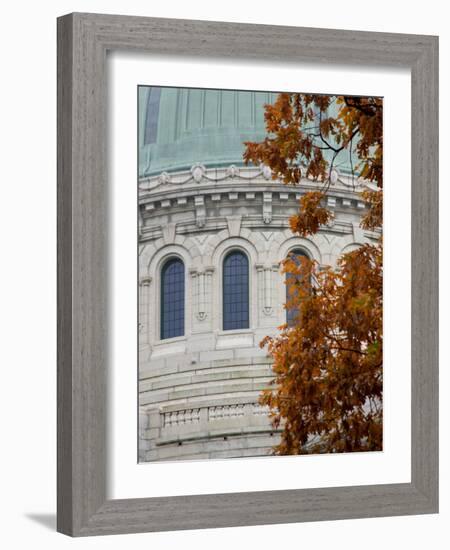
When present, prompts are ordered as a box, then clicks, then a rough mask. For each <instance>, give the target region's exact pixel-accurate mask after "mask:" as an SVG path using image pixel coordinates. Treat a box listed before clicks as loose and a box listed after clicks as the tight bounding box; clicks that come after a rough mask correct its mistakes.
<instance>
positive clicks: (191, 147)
mask: <svg viewBox="0 0 450 550" xmlns="http://www.w3.org/2000/svg"><path fill="white" fill-rule="evenodd" d="M276 96H277V94H276V93H270V92H250V91H231V90H203V89H194V88H162V87H148V86H141V87H140V88H139V175H140V176H141V177H143V176H148V175H152V174H158V173H161V172H164V171H167V172H169V171H174V170H183V169H189V168H191V166H192V165H194V164H196V163H201V164H204V165H205V166H219V165H224V164H225V165H229V164H242V162H243V161H242V153H243V151H244V145H243V142H244V141H261V140H262V139H264V137H265V127H264V104H265V103H273V102H274V101H275V99H276Z"/></svg>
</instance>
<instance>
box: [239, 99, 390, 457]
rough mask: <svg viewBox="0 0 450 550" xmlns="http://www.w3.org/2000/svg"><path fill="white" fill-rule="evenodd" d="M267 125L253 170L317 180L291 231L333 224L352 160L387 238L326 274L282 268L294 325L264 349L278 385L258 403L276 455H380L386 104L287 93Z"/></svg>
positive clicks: (299, 263)
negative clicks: (330, 204) (332, 205)
mask: <svg viewBox="0 0 450 550" xmlns="http://www.w3.org/2000/svg"><path fill="white" fill-rule="evenodd" d="M329 113H332V115H331V114H329ZM265 119H266V129H267V132H268V136H267V137H266V138H265V140H264V141H263V142H261V143H247V144H246V146H247V147H246V151H245V154H244V159H245V160H246V162H250V161H251V162H255V163H264V164H266V165H268V166H270V168H271V169H272V173H273V177H274V178H278V179H281V181H283V182H284V183H285V184H287V185H298V184H299V183H300V181H301V177H308V178H309V179H313V180H315V181H316V182H317V187H318V189H316V190H314V191H308V192H306V193H305V194H304V195H303V196H302V198H301V200H300V204H299V211H298V213H297V214H296V215H294V216H292V217H291V218H290V219H289V225H290V228H291V230H292V231H293V232H294V233H296V234H298V235H300V236H303V237H304V236H308V235H314V234H315V233H317V232H318V231H320V228H321V227H322V226H324V225H326V224H328V223H329V222H330V221H331V220H332V218H333V214H332V212H331V211H329V210H328V208H327V207H326V201H325V200H324V199H325V198H326V195H327V193H328V191H329V188H330V185H331V171H332V170H333V168H334V163H335V161H336V159H338V157H339V156H342V155H346V154H348V155H349V162H350V165H351V167H352V170H353V175H354V176H355V178H363V179H364V180H365V181H366V182H372V188H370V189H369V188H366V189H365V191H364V192H363V193H361V199H362V200H364V202H365V203H366V206H367V210H366V213H365V215H364V217H363V219H362V220H361V227H362V228H363V229H367V230H371V231H378V234H379V235H380V238H379V241H378V242H377V243H376V244H365V245H363V246H361V247H359V248H357V249H356V250H353V251H351V252H348V253H346V254H343V255H342V256H341V258H339V260H338V265H337V267H336V268H332V267H325V268H323V266H322V268H321V269H319V266H318V265H317V263H316V262H314V261H311V260H309V259H307V258H304V257H302V258H295V259H294V258H291V257H289V258H287V259H286V260H285V261H284V262H283V272H284V273H286V274H289V277H286V284H287V285H288V299H287V306H286V307H288V308H289V309H291V310H294V311H295V312H296V318H295V322H294V323H290V324H289V326H288V325H283V326H282V327H280V331H279V333H278V334H277V335H276V336H275V337H273V338H270V337H267V338H265V339H264V340H263V342H262V343H261V345H262V346H265V347H267V351H268V353H269V355H270V356H271V357H272V359H273V371H274V374H275V378H274V380H273V384H272V386H271V387H270V388H269V389H267V390H265V391H264V392H263V393H262V395H261V398H260V402H261V403H262V404H265V405H268V406H269V408H270V411H271V418H272V422H273V424H274V426H275V427H278V426H281V428H282V434H281V442H280V444H279V445H278V446H276V447H275V448H274V452H275V453H276V454H281V455H285V454H304V453H317V452H349V451H373V450H381V448H382V415H383V409H382V395H383V378H382V374H383V373H382V367H383V359H382V357H383V355H382V341H383V338H382V311H383V293H382V281H383V279H382V269H383V266H382V243H381V226H382V185H383V182H382V145H383V143H382V100H381V99H379V98H355V97H345V96H337V97H336V96H314V95H306V94H280V95H279V96H278V98H277V101H276V102H275V103H274V105H267V106H266V113H265ZM354 158H355V159H356V162H355V163H354V164H353V159H354Z"/></svg>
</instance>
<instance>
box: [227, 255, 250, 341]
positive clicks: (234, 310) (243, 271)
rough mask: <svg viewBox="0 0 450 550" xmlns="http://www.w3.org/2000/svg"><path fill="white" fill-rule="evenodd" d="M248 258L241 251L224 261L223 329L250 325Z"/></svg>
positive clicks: (234, 328)
mask: <svg viewBox="0 0 450 550" xmlns="http://www.w3.org/2000/svg"><path fill="white" fill-rule="evenodd" d="M248 305H249V304H248V259H247V256H246V255H245V254H243V253H242V252H239V251H236V250H235V251H233V252H230V253H229V254H228V255H227V256H226V257H225V260H224V261H223V330H236V329H240V328H248V327H249V314H248Z"/></svg>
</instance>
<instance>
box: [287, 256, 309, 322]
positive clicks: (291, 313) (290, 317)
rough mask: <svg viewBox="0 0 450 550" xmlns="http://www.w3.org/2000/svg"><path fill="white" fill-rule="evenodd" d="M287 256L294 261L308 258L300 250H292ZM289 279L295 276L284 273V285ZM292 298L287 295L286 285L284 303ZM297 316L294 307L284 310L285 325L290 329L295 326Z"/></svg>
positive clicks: (296, 310) (296, 309)
mask: <svg viewBox="0 0 450 550" xmlns="http://www.w3.org/2000/svg"><path fill="white" fill-rule="evenodd" d="M289 256H290V257H291V258H293V259H294V261H295V260H297V261H298V259H299V258H301V257H302V256H303V257H304V258H308V254H306V253H305V252H303V250H300V249H296V250H293V251H292V252H290V253H289ZM291 278H292V279H293V278H295V275H294V274H292V273H286V283H288V281H289V280H290V279H291ZM292 297H293V296H292V295H289V285H288V284H286V302H287V301H288V300H289V298H292ZM297 314H298V308H296V307H291V308H287V309H286V323H287V325H288V326H289V327H292V326H293V325H294V324H295V320H296V318H297Z"/></svg>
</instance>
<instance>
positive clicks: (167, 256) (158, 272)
mask: <svg viewBox="0 0 450 550" xmlns="http://www.w3.org/2000/svg"><path fill="white" fill-rule="evenodd" d="M175 258H178V259H179V260H181V261H182V262H183V264H184V336H183V337H180V338H185V337H187V336H188V335H189V334H190V332H191V300H190V299H189V297H190V295H191V277H189V276H188V273H189V269H190V267H191V266H192V258H191V255H190V254H189V251H188V250H187V249H186V248H184V246H181V245H166V246H162V248H160V249H159V250H157V252H156V253H154V254H153V256H152V257H151V258H150V260H149V263H148V275H149V277H150V278H151V280H152V282H151V284H150V296H149V300H148V304H147V307H148V310H149V317H150V318H152V319H155V322H153V323H150V326H149V337H150V342H153V343H159V342H160V343H166V342H167V343H169V342H170V341H171V339H161V283H162V281H161V277H162V270H163V268H164V265H165V264H166V262H168V261H170V260H171V259H175ZM155 312H157V314H156V315H155Z"/></svg>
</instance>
